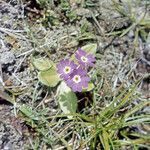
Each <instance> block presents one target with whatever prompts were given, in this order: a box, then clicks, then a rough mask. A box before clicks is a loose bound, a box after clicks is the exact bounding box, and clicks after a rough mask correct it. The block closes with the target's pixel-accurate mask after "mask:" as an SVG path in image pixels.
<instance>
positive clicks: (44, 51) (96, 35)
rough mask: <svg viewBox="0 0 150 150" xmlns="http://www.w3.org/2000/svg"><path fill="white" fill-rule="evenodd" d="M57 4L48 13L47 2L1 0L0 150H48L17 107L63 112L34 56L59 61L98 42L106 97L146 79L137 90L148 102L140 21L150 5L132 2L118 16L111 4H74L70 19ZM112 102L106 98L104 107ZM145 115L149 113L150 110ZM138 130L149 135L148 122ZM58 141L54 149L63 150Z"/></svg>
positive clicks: (146, 52)
mask: <svg viewBox="0 0 150 150" xmlns="http://www.w3.org/2000/svg"><path fill="white" fill-rule="evenodd" d="M40 2H42V1H40ZM53 2H54V3H53V5H52V4H51V5H52V6H54V7H50V8H48V9H44V8H45V7H46V6H45V4H41V3H40V4H38V3H37V2H35V1H32V0H31V1H17V0H2V1H0V97H1V98H0V149H4V150H21V149H36V146H35V145H36V144H37V143H38V144H37V145H38V148H37V149H48V148H49V146H47V144H45V142H44V141H43V142H41V141H40V142H39V141H38V139H36V138H35V137H36V136H37V135H36V134H38V133H37V132H36V131H34V128H31V127H30V126H29V125H28V123H26V120H25V119H24V117H23V116H22V114H20V113H19V112H18V107H17V106H18V105H23V104H27V105H29V106H32V108H41V107H42V108H43V109H44V108H45V107H46V108H48V112H49V114H50V115H54V114H57V113H59V112H60V110H59V106H58V103H57V101H56V99H55V92H56V91H55V90H51V91H50V92H49V90H48V88H47V87H45V86H43V85H42V84H41V83H39V81H38V79H37V71H36V70H35V68H34V66H33V65H32V57H33V56H42V57H47V58H49V59H50V60H51V61H53V62H58V61H59V60H61V59H62V58H64V57H68V56H69V55H70V54H73V53H74V52H75V51H76V49H77V48H78V47H81V46H83V45H85V44H87V43H97V45H98V48H97V54H96V58H97V62H96V69H97V70H99V72H100V73H101V74H103V76H104V79H105V80H106V81H107V82H108V85H107V84H106V85H105V87H104V88H103V91H102V92H103V94H104V99H105V98H106V97H110V96H111V94H112V93H113V92H114V91H115V89H116V88H117V87H119V85H121V84H122V83H125V84H124V86H125V87H128V86H129V85H131V84H132V83H133V82H134V81H136V80H137V79H139V78H140V77H143V79H142V82H141V84H140V86H139V88H138V89H137V91H138V92H139V93H140V97H142V98H144V99H146V100H148V99H149V98H150V32H149V31H150V30H149V29H150V28H149V27H150V22H149V23H148V24H146V23H141V22H140V21H139V20H140V19H141V18H142V17H143V16H144V17H145V18H146V20H150V4H148V3H149V2H147V4H146V0H145V1H142V2H141V1H139V3H138V2H136V0H135V1H134V0H133V2H132V3H131V5H132V6H128V3H127V1H124V3H123V5H122V7H123V9H121V10H123V11H121V12H119V10H118V11H117V8H118V7H117V8H116V7H112V6H114V5H113V3H112V1H111V0H108V2H106V1H105V0H101V1H96V0H95V1H94V0H91V1H82V0H81V1H80V0H79V1H78V2H77V1H75V2H74V1H71V0H70V1H69V4H70V8H69V9H70V11H71V12H74V13H72V14H71V13H70V16H69V13H68V14H67V13H64V10H65V9H67V8H66V7H67V6H60V5H59V3H60V1H53ZM118 3H119V2H118ZM121 4H122V3H121ZM125 4H126V6H124V5H125ZM145 5H146V6H145ZM129 8H131V10H130V9H129ZM145 12H146V13H145ZM124 13H125V14H127V13H128V14H127V15H125V14H124ZM134 19H136V21H135V20H134ZM132 21H133V22H132ZM140 23H141V24H140ZM143 24H144V25H143ZM131 26H132V27H131ZM130 27H131V28H130ZM126 29H127V30H126ZM121 31H122V32H121ZM119 32H120V33H119ZM6 95H7V96H8V95H9V96H11V97H12V99H13V102H14V104H11V103H9V102H8V100H7V98H6V97H7V96H6ZM8 99H9V98H8ZM139 99H140V98H139ZM138 101H139V100H137V101H135V102H134V103H135V104H136V103H138ZM108 103H109V101H107V100H106V101H104V104H103V105H104V106H105V105H107V104H108ZM142 111H143V112H144V113H149V108H148V107H145V108H144V109H143V110H142ZM60 126H61V124H60ZM137 128H138V130H139V131H140V132H141V133H144V134H147V133H148V132H149V127H148V126H145V125H144V124H143V125H138V126H137ZM34 139H36V141H35V142H34ZM54 141H55V142H54V143H53V144H52V145H53V146H52V149H64V148H63V147H61V146H60V145H59V144H60V143H59V142H57V140H55V139H54ZM39 143H40V144H39ZM56 143H57V144H56ZM58 147H59V148H58ZM125 149H126V148H125Z"/></svg>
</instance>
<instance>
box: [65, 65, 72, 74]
mask: <svg viewBox="0 0 150 150" xmlns="http://www.w3.org/2000/svg"><path fill="white" fill-rule="evenodd" d="M70 70H71V68H70V67H68V66H66V67H65V68H64V73H65V74H68V73H70Z"/></svg>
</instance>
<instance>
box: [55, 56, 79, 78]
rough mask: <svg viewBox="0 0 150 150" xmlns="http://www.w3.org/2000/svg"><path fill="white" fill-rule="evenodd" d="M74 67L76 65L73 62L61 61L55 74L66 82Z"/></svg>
mask: <svg viewBox="0 0 150 150" xmlns="http://www.w3.org/2000/svg"><path fill="white" fill-rule="evenodd" d="M76 67H77V65H76V64H75V63H74V62H73V61H70V60H68V59H66V60H61V61H60V63H59V64H58V65H57V72H58V73H59V74H60V77H61V78H62V79H64V80H67V79H68V78H69V77H70V74H71V73H72V72H73V71H74V69H76Z"/></svg>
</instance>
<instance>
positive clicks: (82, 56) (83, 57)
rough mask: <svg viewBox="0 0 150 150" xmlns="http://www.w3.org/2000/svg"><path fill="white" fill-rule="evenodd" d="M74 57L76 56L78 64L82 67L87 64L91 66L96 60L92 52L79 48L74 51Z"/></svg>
mask: <svg viewBox="0 0 150 150" xmlns="http://www.w3.org/2000/svg"><path fill="white" fill-rule="evenodd" d="M75 57H76V58H77V60H78V62H79V64H80V65H81V66H82V67H84V68H85V67H89V66H91V67H93V66H94V62H95V61H96V59H95V58H94V56H93V55H92V54H88V53H86V52H85V51H84V50H82V49H81V48H79V49H78V50H77V52H76V53H75Z"/></svg>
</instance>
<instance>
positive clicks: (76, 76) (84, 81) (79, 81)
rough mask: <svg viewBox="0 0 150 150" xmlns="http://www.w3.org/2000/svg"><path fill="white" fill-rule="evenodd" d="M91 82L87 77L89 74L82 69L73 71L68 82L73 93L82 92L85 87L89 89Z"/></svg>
mask: <svg viewBox="0 0 150 150" xmlns="http://www.w3.org/2000/svg"><path fill="white" fill-rule="evenodd" d="M89 81H90V78H89V77H88V76H87V72H86V71H85V70H83V69H82V68H78V69H76V70H74V71H73V73H72V74H71V75H70V78H69V79H68V80H67V81H66V82H67V85H68V86H69V87H70V88H71V89H72V90H73V92H77V91H78V92H81V91H82V88H83V87H84V88H87V87H88V82H89Z"/></svg>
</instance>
